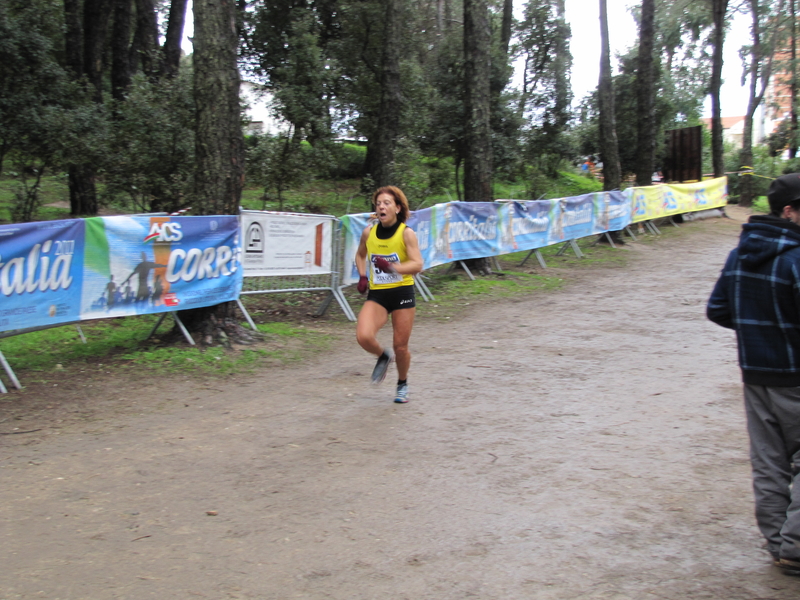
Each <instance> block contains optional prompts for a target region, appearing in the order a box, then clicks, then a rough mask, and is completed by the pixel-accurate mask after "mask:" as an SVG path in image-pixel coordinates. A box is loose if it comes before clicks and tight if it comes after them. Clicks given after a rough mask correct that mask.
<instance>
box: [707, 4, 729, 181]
mask: <svg viewBox="0 0 800 600" xmlns="http://www.w3.org/2000/svg"><path fill="white" fill-rule="evenodd" d="M710 1H711V11H712V17H713V21H714V33H713V46H714V51H713V54H712V63H711V85H710V88H709V91H710V94H711V156H712V164H713V166H714V177H722V175H724V174H725V163H724V161H723V156H722V153H723V146H722V111H721V108H720V98H719V93H720V88H721V86H722V62H723V60H722V46H723V43H724V42H725V13H726V12H727V10H728V0H710Z"/></svg>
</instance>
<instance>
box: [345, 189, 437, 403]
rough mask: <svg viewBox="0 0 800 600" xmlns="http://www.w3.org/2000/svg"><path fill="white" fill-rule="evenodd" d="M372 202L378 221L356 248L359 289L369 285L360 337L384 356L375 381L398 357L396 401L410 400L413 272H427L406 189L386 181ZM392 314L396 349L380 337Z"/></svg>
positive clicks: (360, 319) (360, 320)
mask: <svg viewBox="0 0 800 600" xmlns="http://www.w3.org/2000/svg"><path fill="white" fill-rule="evenodd" d="M372 204H373V206H374V208H375V215H376V216H377V218H378V223H377V224H375V225H371V226H368V227H366V228H365V229H364V232H363V233H362V234H361V243H360V244H359V245H358V251H357V252H356V268H357V269H358V274H359V275H360V278H359V280H358V291H359V292H360V293H362V294H363V293H364V292H366V291H367V289H369V294H368V295H367V301H366V302H364V306H363V307H362V309H361V312H360V313H358V325H357V327H356V339H358V343H359V345H360V346H361V347H362V348H364V350H366V351H367V352H371V353H372V354H374V355H375V356H377V357H378V362H377V363H376V364H375V369H374V370H373V371H372V383H380V382H381V381H383V380H384V378H385V377H386V372H387V371H388V369H389V363H391V362H392V360H395V361H397V377H398V379H397V394H396V395H395V399H394V401H395V402H397V403H398V404H405V403H406V402H408V381H407V378H408V368H409V366H410V365H411V354H410V353H409V351H408V339H409V338H410V337H411V328H412V327H413V325H414V315H415V313H416V310H417V309H416V308H415V306H416V303H415V301H414V277H413V275H414V274H415V273H419V272H420V271H422V266H423V264H422V255H421V254H420V251H419V244H418V243H417V236H416V234H415V233H414V232H413V231H412V230H411V229H409V228H408V227H406V225H405V222H406V220H407V219H408V215H409V212H410V211H409V208H408V200H406V196H405V194H403V192H402V191H401V190H400V189H399V188H396V187H394V186H391V185H390V186H385V187H382V188H380V189H378V190H377V191H376V192H375V193H374V194H373V195H372ZM389 315H392V334H393V338H392V339H393V343H392V345H393V348H394V354H392V353H391V352H390V351H388V350H386V349H385V348H383V346H381V344H380V343H379V342H378V339H377V337H376V336H377V334H378V331H380V329H381V327H383V326H384V325H386V322H387V321H388V320H389Z"/></svg>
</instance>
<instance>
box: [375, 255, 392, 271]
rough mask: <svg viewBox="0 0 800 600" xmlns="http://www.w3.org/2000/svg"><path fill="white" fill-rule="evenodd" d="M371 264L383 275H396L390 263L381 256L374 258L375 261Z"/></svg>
mask: <svg viewBox="0 0 800 600" xmlns="http://www.w3.org/2000/svg"><path fill="white" fill-rule="evenodd" d="M373 262H374V263H375V266H376V267H378V268H379V269H380V270H381V271H383V272H384V273H396V271H395V270H394V267H393V266H392V263H390V262H389V261H388V260H386V259H385V258H383V257H382V256H377V257H375V260H374V261H373Z"/></svg>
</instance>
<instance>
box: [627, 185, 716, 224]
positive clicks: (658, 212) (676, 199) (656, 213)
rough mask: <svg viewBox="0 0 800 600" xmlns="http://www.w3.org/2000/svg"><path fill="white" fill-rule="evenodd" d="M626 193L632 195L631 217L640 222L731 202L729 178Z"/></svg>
mask: <svg viewBox="0 0 800 600" xmlns="http://www.w3.org/2000/svg"><path fill="white" fill-rule="evenodd" d="M625 193H626V194H629V195H630V198H631V214H632V216H633V218H632V221H633V222H634V223H638V222H639V221H649V220H650V219H658V218H661V217H669V216H671V215H679V214H682V213H687V212H696V211H698V210H709V209H711V208H720V207H721V206H725V205H726V204H727V203H728V178H727V177H717V178H716V179H707V180H705V181H698V182H697V183H674V184H663V185H650V186H647V187H634V188H628V189H627V190H625Z"/></svg>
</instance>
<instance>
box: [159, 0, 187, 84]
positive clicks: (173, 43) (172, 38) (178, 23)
mask: <svg viewBox="0 0 800 600" xmlns="http://www.w3.org/2000/svg"><path fill="white" fill-rule="evenodd" d="M186 2H187V0H172V3H171V4H170V7H169V22H168V24H167V37H166V40H165V41H164V48H163V49H162V50H163V56H162V60H161V74H162V75H164V76H165V77H169V78H172V77H175V76H176V75H177V74H178V67H179V66H180V64H181V39H182V38H183V27H184V24H185V22H186Z"/></svg>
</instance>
